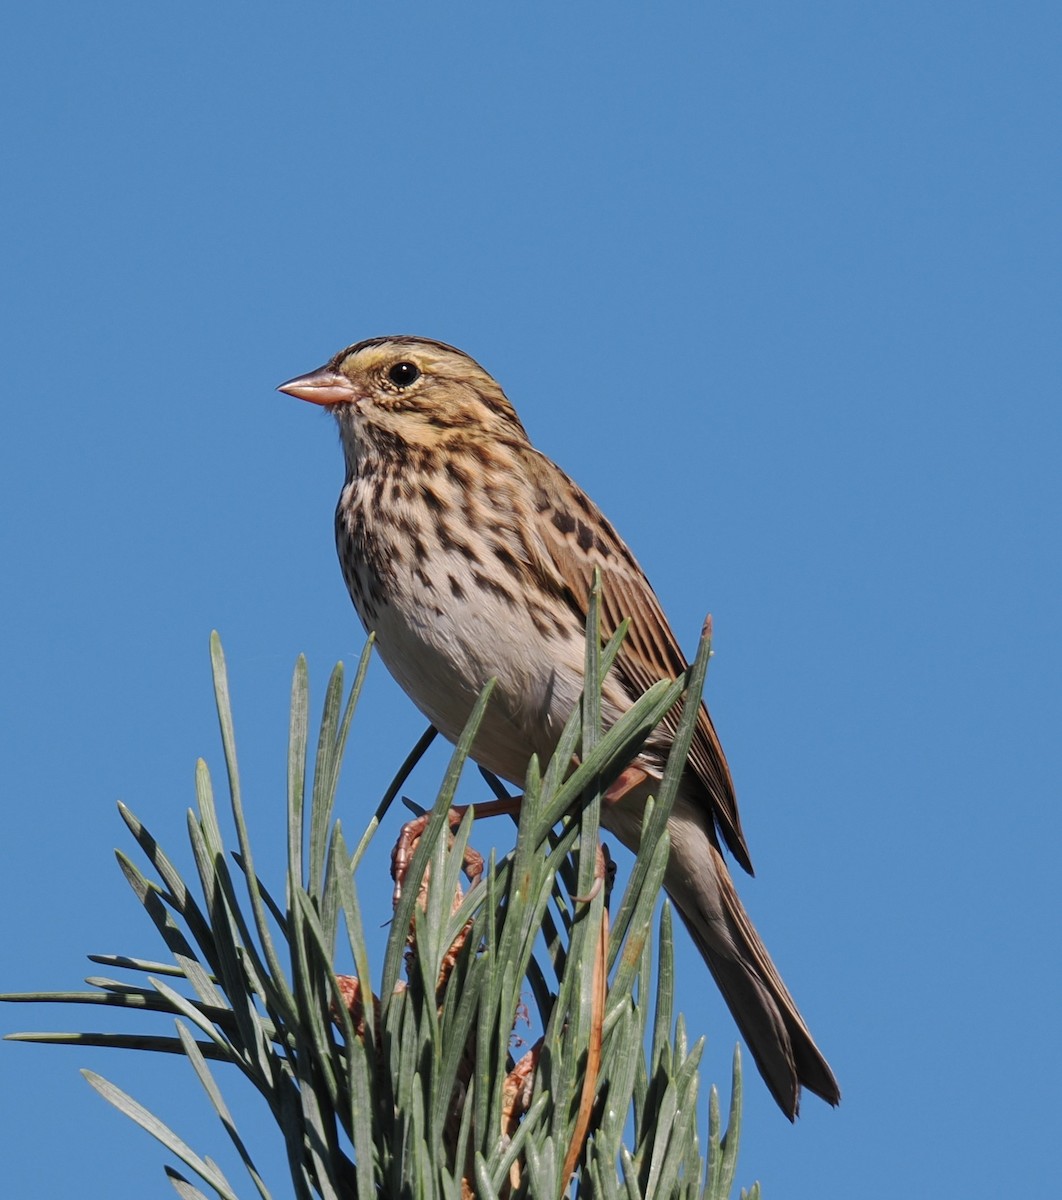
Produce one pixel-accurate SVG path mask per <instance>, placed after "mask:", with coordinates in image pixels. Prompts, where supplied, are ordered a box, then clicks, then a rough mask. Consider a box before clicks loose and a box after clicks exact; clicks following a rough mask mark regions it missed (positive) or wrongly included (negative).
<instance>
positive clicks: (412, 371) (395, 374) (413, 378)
mask: <svg viewBox="0 0 1062 1200" xmlns="http://www.w3.org/2000/svg"><path fill="white" fill-rule="evenodd" d="M387 378H388V379H390V381H391V382H392V383H393V384H394V385H395V387H400V388H404V387H409V385H410V384H411V383H416V382H417V380H418V379H419V378H420V367H418V366H417V365H416V364H415V363H411V362H397V363H395V365H394V366H393V367H391V368H390V370H389V371H388V372H387Z"/></svg>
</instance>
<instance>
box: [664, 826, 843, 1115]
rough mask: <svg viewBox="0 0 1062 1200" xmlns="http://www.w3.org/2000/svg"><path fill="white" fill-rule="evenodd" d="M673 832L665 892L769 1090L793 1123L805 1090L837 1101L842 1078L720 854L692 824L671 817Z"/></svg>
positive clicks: (839, 1095)
mask: <svg viewBox="0 0 1062 1200" xmlns="http://www.w3.org/2000/svg"><path fill="white" fill-rule="evenodd" d="M693 834H696V836H691V835H693ZM671 835H672V843H671V845H672V849H671V861H670V863H669V865H668V872H667V878H666V881H665V882H666V886H667V890H668V892H669V893H670V895H671V898H672V900H673V901H674V903H675V906H676V907H677V908H678V910H679V913H680V915H681V916H682V919H683V921H684V922H685V924H686V927H687V928H688V929H689V931H690V933H691V934H692V935H693V940H694V941H695V942H696V943H697V948H698V949H699V950H700V952H701V954H702V955H703V956H704V960H705V962H706V963H707V964H708V969H709V970H710V971H711V972H712V975H713V976H714V978H715V981H716V983H717V984H718V985H719V990H720V991H721V992H722V993H723V998H724V999H725V1000H726V1002H727V1005H728V1006H729V1008H730V1011H731V1012H732V1013H733V1015H734V1020H735V1021H736V1022H737V1025H738V1028H739V1029H740V1030H741V1034H742V1036H743V1037H744V1039H745V1041H746V1043H747V1044H748V1047H749V1050H750V1051H751V1052H752V1057H753V1058H754V1059H755V1060H756V1066H757V1067H759V1069H760V1074H761V1075H762V1076H763V1078H764V1080H765V1082H766V1084H767V1086H768V1088H770V1090H771V1095H772V1096H774V1098H775V1100H776V1101H777V1102H778V1106H779V1107H780V1108H781V1110H782V1112H784V1113H785V1115H786V1116H787V1117H788V1118H789V1119H790V1120H791V1121H792V1120H794V1119H795V1118H796V1115H797V1113H798V1112H799V1110H800V1089H801V1087H806V1088H807V1089H808V1090H809V1091H812V1092H814V1093H815V1094H816V1095H818V1096H821V1097H822V1098H823V1100H825V1101H826V1102H827V1103H829V1104H838V1103H839V1102H840V1099H841V1091H840V1088H839V1087H838V1086H837V1080H836V1079H835V1078H834V1077H833V1072H832V1071H831V1070H830V1067H829V1064H828V1063H827V1062H826V1059H825V1058H823V1056H822V1053H821V1051H820V1050H819V1048H818V1046H816V1045H815V1042H814V1039H813V1038H812V1036H811V1033H810V1032H809V1030H808V1027H807V1026H806V1025H805V1024H804V1019H803V1018H802V1017H801V1015H800V1013H799V1012H798V1010H797V1006H796V1004H795V1003H794V1001H793V997H792V996H790V994H789V991H788V989H787V988H786V986H785V984H784V983H783V982H782V977H781V976H780V975H779V974H778V972H777V970H776V969H775V966H774V963H772V962H771V959H770V955H768V953H767V949H766V947H765V946H764V944H763V942H761V941H760V937H759V934H758V933H757V932H756V930H755V929H754V928H753V925H752V922H751V921H750V920H749V916H748V913H746V912H745V909H744V907H743V906H742V904H741V901H740V899H739V898H738V894H737V892H736V891H735V890H734V885H733V883H732V882H731V880H730V873H729V872H728V871H727V868H726V864H725V862H724V861H723V857H722V855H721V854H720V853H719V851H718V850H717V849H716V847H715V846H714V845H713V844H712V843H711V841H710V840H709V838H708V836H707V834H706V833H704V831H703V830H702V829H701V828H700V827H699V826H694V825H693V823H692V822H687V821H682V822H681V824H680V823H678V822H676V820H675V818H674V817H672V821H671ZM691 842H693V843H695V844H694V845H691V844H690V843H691Z"/></svg>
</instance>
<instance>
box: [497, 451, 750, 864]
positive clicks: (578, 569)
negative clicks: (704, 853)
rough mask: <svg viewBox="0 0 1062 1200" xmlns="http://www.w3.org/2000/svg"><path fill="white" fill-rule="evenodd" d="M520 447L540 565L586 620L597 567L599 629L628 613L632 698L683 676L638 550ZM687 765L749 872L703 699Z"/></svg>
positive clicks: (673, 723) (558, 474)
mask: <svg viewBox="0 0 1062 1200" xmlns="http://www.w3.org/2000/svg"><path fill="white" fill-rule="evenodd" d="M514 449H515V447H514ZM520 451H521V457H523V458H524V460H525V467H526V472H527V477H528V479H529V480H530V481H531V484H532V488H533V494H532V502H533V503H534V505H535V508H536V510H537V513H538V514H539V519H538V520H537V521H535V522H534V528H535V533H536V541H537V546H536V547H535V549H537V550H538V552H539V553H540V554H541V555H542V556H543V561H542V562H540V563H538V564H537V565H538V566H539V568H540V569H541V570H542V571H543V572H544V574H547V575H549V576H551V582H552V583H554V584H556V583H560V584H561V585H562V586H563V587H564V588H565V589H566V591H567V592H568V593H569V594H570V600H569V602H570V603H572V604H573V606H574V607H575V608H576V611H577V612H578V614H579V615H580V619H581V620H583V621H585V620H586V606H587V597H588V594H589V591H590V586H591V583H592V581H593V574H594V568H595V567H598V568H599V569H600V571H601V580H602V596H601V622H602V626H603V628H602V633H603V634H604V636H605V637H606V638H608V637H611V636H612V634H613V633H615V631H616V629H617V628H618V626H619V624H620V622H621V621H623V620H624V618H627V617H629V618H630V628H629V631H628V633H627V637H626V638H625V639H624V642H623V645H622V647H621V648H620V652H619V654H618V656H617V658H616V665H615V668H614V669H615V671H616V673H617V675H618V676H619V678H620V680H621V681H622V683H623V685H624V687H625V688H626V689H627V691H628V692H629V693H630V695H631V696H632V697H638V696H640V695H641V694H642V693H643V692H644V691H646V689H647V688H649V687H651V686H652V685H653V684H654V683H656V682H658V681H659V680H661V679H676V678H678V676H679V675H680V674H681V673H682V672H683V671H685V670H686V668H687V666H688V665H689V664H688V663H687V661H686V658H685V656H684V655H683V653H682V650H681V648H680V647H679V644H678V642H677V641H676V639H675V635H674V634H673V633H672V632H671V626H670V625H669V624H668V623H667V618H666V617H665V616H664V612H663V610H662V609H661V607H660V602H659V600H657V598H656V593H655V592H654V591H653V589H652V587H650V585H649V581H648V580H647V579H646V577H645V572H644V571H643V570H642V568H641V567H640V566H639V565H638V562H637V560H636V559H635V557H634V555H633V554H631V552H630V550H628V549H627V546H626V544H625V543H624V542H623V540H622V539H621V538H620V537H619V535H618V534H617V533H616V531H615V530H614V529H613V528H612V526H611V524H609V522H608V520H607V519H606V518H605V516H604V515H603V514H602V513H601V511H600V510H599V509H598V507H597V505H596V504H594V502H593V501H592V500H591V499H590V497H589V496H587V495H586V494H585V493H584V492H583V491H582V490H581V489H580V488H579V487H578V485H577V484H575V483H574V482H573V481H572V480H571V479H569V478H568V476H567V475H565V474H564V472H563V471H562V470H561V469H560V468H559V467H558V466H556V464H554V463H553V462H551V461H550V460H549V459H548V458H546V457H545V455H543V454H539V453H538V451H536V450H534V449H533V448H531V447H530V446H528V447H521V448H520ZM677 724H678V712H677V710H676V709H672V711H671V713H669V714H668V717H667V719H666V720H665V727H667V728H668V729H669V730H670V731H671V732H672V733H673V732H674V730H675V728H676V727H677ZM689 765H690V766H691V767H692V768H693V771H694V774H695V775H696V777H697V779H698V780H699V781H700V782H701V783H702V784H703V785H704V789H705V792H706V793H707V795H706V801H707V803H708V806H709V810H710V812H711V814H712V817H713V818H714V820H715V822H716V824H717V825H718V827H719V831H720V833H721V834H722V836H723V840H724V841H725V842H726V845H727V846H728V848H729V849H730V851H731V853H732V854H733V855H734V858H735V859H736V860H737V861H738V862H739V863H740V864H741V866H742V867H744V868H745V870H746V871H748V872H749V873H750V874H752V862H751V859H750V858H749V852H748V847H747V846H746V844H745V835H744V834H743V833H742V831H741V818H740V816H739V815H738V809H737V799H736V798H735V796H734V785H733V782H732V781H731V778H730V769H729V768H728V767H727V765H726V758H725V757H724V755H723V748H722V746H720V744H719V738H718V736H717V735H716V732H715V729H714V727H713V726H712V721H711V718H710V717H709V716H708V710H707V709H706V708H705V707H704V705H703V704H702V705H701V709H700V713H699V714H698V721H697V729H696V732H695V733H694V736H693V743H692V745H691V747H690V754H689Z"/></svg>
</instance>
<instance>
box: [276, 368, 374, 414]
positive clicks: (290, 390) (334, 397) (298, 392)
mask: <svg viewBox="0 0 1062 1200" xmlns="http://www.w3.org/2000/svg"><path fill="white" fill-rule="evenodd" d="M277 391H278V392H287V394H288V395H289V396H295V397H296V398H297V399H299V400H309V401H310V403H311V404H323V405H325V407H331V406H332V405H333V404H343V403H345V402H346V401H349V400H353V399H354V397H355V395H356V393H355V391H354V385H353V384H352V383H351V382H350V380H349V379H348V378H347V377H346V376H345V375H340V374H339V372H338V371H332V370H329V368H328V367H318V368H317V370H316V371H311V372H310V373H309V375H297V376H296V377H295V378H294V379H289V380H288V381H287V383H282V384H281V385H280V387H278V388H277Z"/></svg>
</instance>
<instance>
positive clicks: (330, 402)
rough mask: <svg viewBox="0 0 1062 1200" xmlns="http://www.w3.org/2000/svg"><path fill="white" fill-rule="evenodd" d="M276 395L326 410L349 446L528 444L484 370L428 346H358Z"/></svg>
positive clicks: (417, 341)
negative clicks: (459, 441) (376, 442)
mask: <svg viewBox="0 0 1062 1200" xmlns="http://www.w3.org/2000/svg"><path fill="white" fill-rule="evenodd" d="M278 391H281V392H286V393H287V394H288V395H289V396H296V397H297V398H298V399H300V400H309V401H311V402H312V403H314V404H320V405H323V406H324V407H325V408H328V409H329V410H330V411H331V412H332V413H333V414H334V416H335V418H336V420H337V421H338V422H339V428H340V434H341V436H342V437H343V441H344V443H346V442H347V441H348V438H349V439H351V440H353V441H359V440H372V438H373V437H374V435H375V436H380V437H388V438H398V439H400V440H401V441H404V442H407V443H410V444H419V445H430V444H433V443H437V442H440V441H444V440H448V439H449V438H451V437H454V436H458V437H471V438H476V437H477V436H490V437H494V438H501V439H503V440H510V441H511V440H513V439H517V440H520V441H526V440H527V435H526V433H525V432H524V428H523V426H522V425H521V424H520V419H519V418H518V417H517V415H516V412H515V411H514V409H513V406H512V405H511V404H510V403H509V400H508V398H507V397H506V395H505V393H504V392H503V391H502V389H501V388H500V387H499V386H498V384H497V383H496V382H495V381H494V379H492V378H491V376H490V375H489V374H488V373H487V372H486V371H485V370H484V369H483V368H482V367H481V366H480V365H479V363H477V362H476V361H475V360H474V359H472V358H470V357H469V356H468V355H467V354H465V353H464V352H463V351H461V350H457V349H455V348H454V347H453V346H447V345H446V344H445V343H443V342H435V341H431V340H430V339H428V338H419V337H409V336H404V335H402V336H389V337H378V338H370V339H369V340H368V341H364V342H357V343H356V344H355V345H353V346H348V347H347V348H346V349H345V350H341V351H340V352H339V353H338V354H337V355H336V356H335V357H334V358H332V359H331V360H330V361H329V362H327V363H326V364H325V365H324V366H323V367H319V368H318V369H317V370H316V371H311V372H310V373H309V374H307V375H299V376H297V377H296V378H295V379H289V380H288V381H287V383H282V384H281V385H280V387H279V388H278Z"/></svg>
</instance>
